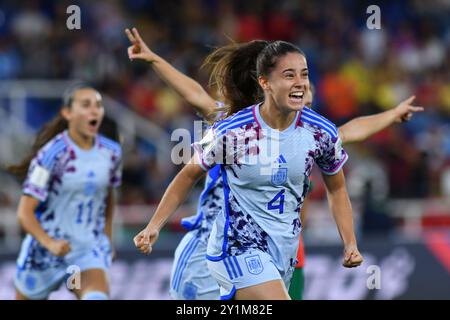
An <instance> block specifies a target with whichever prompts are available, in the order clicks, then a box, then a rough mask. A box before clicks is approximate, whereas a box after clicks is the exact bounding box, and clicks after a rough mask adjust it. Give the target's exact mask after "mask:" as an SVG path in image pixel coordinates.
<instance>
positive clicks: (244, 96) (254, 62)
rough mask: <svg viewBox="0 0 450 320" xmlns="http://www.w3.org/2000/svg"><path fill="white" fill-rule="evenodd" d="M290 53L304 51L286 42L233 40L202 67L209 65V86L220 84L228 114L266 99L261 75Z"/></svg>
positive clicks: (217, 50)
mask: <svg viewBox="0 0 450 320" xmlns="http://www.w3.org/2000/svg"><path fill="white" fill-rule="evenodd" d="M289 52H297V53H300V54H301V55H303V56H305V54H304V53H303V52H302V51H301V50H300V49H299V48H298V47H296V46H295V45H293V44H292V43H289V42H286V41H273V42H268V41H265V40H253V41H250V42H247V43H241V44H238V43H232V44H229V45H226V46H224V47H221V48H219V49H216V50H215V51H214V52H213V53H211V54H210V55H209V56H207V57H206V60H205V62H204V63H203V66H206V67H208V68H210V70H211V75H210V81H209V84H210V86H213V85H215V86H217V88H218V89H219V90H220V91H221V93H222V95H223V97H224V103H225V108H224V110H225V111H226V112H227V115H228V116H229V115H231V114H233V113H235V112H237V111H239V110H241V109H243V108H245V107H247V106H250V105H252V104H254V103H257V102H259V101H261V100H263V99H264V93H263V91H262V89H261V87H260V85H259V83H258V77H259V76H268V75H269V74H270V72H271V71H272V70H273V68H275V66H276V63H277V60H278V58H280V57H282V56H284V55H286V54H287V53H289Z"/></svg>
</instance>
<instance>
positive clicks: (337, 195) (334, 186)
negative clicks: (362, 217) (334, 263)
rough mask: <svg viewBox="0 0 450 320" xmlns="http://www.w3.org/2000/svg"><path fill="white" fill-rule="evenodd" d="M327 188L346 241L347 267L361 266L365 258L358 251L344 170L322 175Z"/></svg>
mask: <svg viewBox="0 0 450 320" xmlns="http://www.w3.org/2000/svg"><path fill="white" fill-rule="evenodd" d="M322 177H323V180H324V182H325V186H326V189H327V197H328V203H329V205H330V209H331V212H332V213H333V217H334V220H335V221H336V225H337V228H338V231H339V235H340V236H341V239H342V241H343V243H344V262H343V265H344V266H345V267H349V268H351V267H357V266H359V265H360V264H361V263H362V261H363V258H362V256H361V254H360V253H359V251H358V248H357V244H356V237H355V232H354V229H353V216H352V206H351V204H350V199H349V197H348V193H347V188H346V186H345V177H344V173H343V170H340V171H339V172H338V173H337V174H335V175H325V174H323V175H322Z"/></svg>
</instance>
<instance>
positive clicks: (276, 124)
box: [259, 99, 296, 131]
mask: <svg viewBox="0 0 450 320" xmlns="http://www.w3.org/2000/svg"><path fill="white" fill-rule="evenodd" d="M259 112H260V114H261V117H262V118H263V120H264V122H265V123H266V124H267V125H268V126H269V127H271V128H272V129H276V130H280V131H283V130H285V129H287V128H288V127H289V126H290V125H291V124H292V121H294V119H295V114H296V112H295V111H288V112H283V111H282V110H280V109H279V108H278V107H277V106H275V104H274V103H273V101H271V100H270V99H266V100H265V101H264V103H263V104H262V105H261V108H260V109H259Z"/></svg>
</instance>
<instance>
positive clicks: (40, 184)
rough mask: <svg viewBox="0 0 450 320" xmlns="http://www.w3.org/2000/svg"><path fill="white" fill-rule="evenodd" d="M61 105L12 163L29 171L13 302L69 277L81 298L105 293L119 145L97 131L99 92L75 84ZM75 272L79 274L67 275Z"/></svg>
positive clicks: (41, 294)
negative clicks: (23, 155)
mask: <svg viewBox="0 0 450 320" xmlns="http://www.w3.org/2000/svg"><path fill="white" fill-rule="evenodd" d="M63 102H64V104H63V107H62V108H61V111H60V113H59V114H58V115H57V116H56V117H55V119H53V120H52V121H51V122H49V123H48V124H47V125H46V126H44V127H43V129H42V130H41V131H40V132H39V133H38V136H37V138H36V141H35V143H34V145H33V147H32V151H31V153H30V154H29V155H28V156H27V157H26V158H25V159H24V160H23V161H22V162H21V163H20V164H19V165H17V166H12V167H10V168H9V169H10V172H12V173H14V174H16V175H18V176H21V177H24V176H26V179H25V182H24V184H23V195H22V197H21V199H20V203H19V208H18V216H19V221H20V224H21V226H22V227H23V229H24V230H25V231H26V232H27V235H26V237H25V239H24V241H23V243H22V247H21V250H20V254H19V257H18V259H17V272H16V276H15V279H14V283H15V286H16V299H46V298H48V296H49V294H50V293H51V292H52V291H53V290H56V289H57V288H58V287H59V286H60V285H61V283H62V282H63V281H64V280H65V279H66V278H67V276H71V277H70V279H71V281H70V283H68V289H71V290H72V291H73V292H74V293H75V294H76V296H77V297H78V298H79V299H85V300H97V299H101V300H103V299H107V298H108V295H109V285H108V279H107V271H108V268H109V266H110V264H111V253H112V247H111V240H112V215H113V210H114V194H113V188H114V187H118V186H119V185H120V181H121V168H120V162H121V156H122V153H121V147H120V145H119V144H118V143H116V142H114V141H112V140H110V139H108V138H105V137H103V136H102V135H100V134H98V130H99V127H100V124H101V123H102V120H103V116H104V107H103V104H102V98H101V95H100V93H99V92H98V91H97V90H95V89H93V88H92V87H89V86H86V85H79V86H76V87H73V88H72V89H71V90H69V91H68V92H67V93H66V95H65V96H64V101H63ZM27 172H28V173H27ZM74 271H78V272H80V273H79V274H78V275H73V276H72V275H71V273H73V272H74ZM77 277H78V278H77Z"/></svg>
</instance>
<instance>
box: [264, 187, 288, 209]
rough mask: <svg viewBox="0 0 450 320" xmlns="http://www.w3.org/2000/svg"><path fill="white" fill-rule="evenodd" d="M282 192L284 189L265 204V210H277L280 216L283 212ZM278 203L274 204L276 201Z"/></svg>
mask: <svg viewBox="0 0 450 320" xmlns="http://www.w3.org/2000/svg"><path fill="white" fill-rule="evenodd" d="M284 191H285V189H283V190H281V191H280V192H278V193H277V194H276V195H275V197H274V198H273V199H272V200H270V201H269V203H268V204H267V209H269V210H278V213H280V214H282V213H283V211H284ZM278 200H279V201H280V202H279V203H278V204H274V203H275V202H277V201H278Z"/></svg>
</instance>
